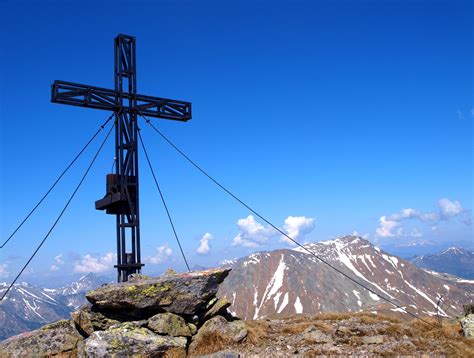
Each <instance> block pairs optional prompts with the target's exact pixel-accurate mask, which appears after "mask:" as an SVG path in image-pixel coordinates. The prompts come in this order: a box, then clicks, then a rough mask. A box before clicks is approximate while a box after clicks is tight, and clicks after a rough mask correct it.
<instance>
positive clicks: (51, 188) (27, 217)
mask: <svg viewBox="0 0 474 358" xmlns="http://www.w3.org/2000/svg"><path fill="white" fill-rule="evenodd" d="M113 116H114V113H112V114H111V115H110V117H109V118H107V120H106V121H105V122H104V123H103V124H102V125H101V126H100V127H99V129H97V132H95V134H94V135H93V136H92V138H91V139H89V141H88V142H87V143H86V144H85V145H84V147H82V149H81V150H80V152H79V153H78V154H77V155H76V156H75V157H74V159H73V160H72V161H71V162H70V163H69V165H68V166H67V167H66V169H64V170H63V171H62V173H61V174H60V175H59V177H58V178H57V179H56V181H55V182H54V183H53V185H52V186H51V187H50V188H49V189H48V191H47V192H46V194H44V195H43V197H42V198H41V199H40V201H38V203H37V204H36V205H35V206H34V207H33V209H31V211H30V212H29V213H28V215H26V217H25V218H24V219H23V221H22V222H21V223H20V224H19V225H18V226H17V227H16V229H15V230H14V231H13V232H12V234H11V235H10V236H9V237H8V239H7V240H5V242H4V243H3V244H2V245H0V249H2V248H3V247H4V246H5V245H6V244H7V243H8V242H9V241H10V240H11V239H12V238H13V236H15V234H16V233H17V231H18V230H20V228H21V227H22V226H23V224H24V223H25V222H26V221H27V220H28V219H29V218H30V216H31V215H32V214H33V213H34V212H35V211H36V209H37V208H38V207H39V206H40V205H41V203H42V202H43V201H44V199H46V197H47V196H48V195H49V193H51V191H52V190H53V189H54V187H55V186H56V184H58V183H59V181H60V180H61V179H62V177H63V176H64V175H65V174H66V172H67V171H68V170H69V169H70V168H71V167H72V166H73V164H74V163H75V162H76V160H77V159H79V157H80V156H81V154H82V153H83V152H84V151H85V150H86V149H87V147H88V146H89V144H91V143H92V141H93V140H94V139H95V137H97V135H98V134H99V133H100V131H102V129H104V127H105V126H106V125H107V123H109V121H110V120H111V119H112V117H113Z"/></svg>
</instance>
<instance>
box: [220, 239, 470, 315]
mask: <svg viewBox="0 0 474 358" xmlns="http://www.w3.org/2000/svg"><path fill="white" fill-rule="evenodd" d="M306 248H308V249H309V250H311V251H312V252H314V253H315V254H316V255H317V256H318V257H320V258H322V259H323V260H325V261H327V262H328V263H330V264H331V265H333V266H334V267H336V268H338V269H339V270H341V271H343V272H344V273H346V274H347V275H349V276H350V277H353V278H354V279H355V280H357V281H358V282H360V283H362V284H364V285H366V286H368V287H369V288H370V289H371V290H373V291H375V292H376V293H377V294H379V295H382V296H384V297H386V298H388V299H390V300H391V301H393V302H396V303H397V304H398V305H400V306H402V307H403V308H404V310H405V311H406V310H408V311H410V312H411V313H413V314H415V315H436V314H437V312H439V314H440V315H443V316H453V315H456V314H457V313H459V312H461V311H462V305H463V304H465V303H468V302H473V300H474V281H468V280H460V279H456V278H453V277H444V276H442V275H440V274H437V273H436V272H427V271H425V270H422V269H419V268H417V267H416V266H415V265H413V264H412V263H410V262H408V261H406V260H403V259H401V258H399V257H396V256H393V255H390V254H388V253H386V252H384V251H382V250H380V249H379V248H377V247H375V246H373V245H372V244H371V243H370V242H368V241H366V240H363V239H361V238H359V237H354V236H348V237H344V238H340V239H336V240H331V241H324V242H318V243H314V244H308V245H306ZM220 295H221V296H225V297H227V299H228V300H230V301H231V302H232V309H233V310H234V311H235V312H234V313H235V314H236V315H237V316H239V317H242V318H245V319H257V318H263V317H268V316H272V315H275V314H283V315H285V314H294V313H303V314H316V313H320V312H328V311H340V312H341V311H343V312H347V311H349V312H354V311H360V310H366V311H373V312H383V313H387V312H400V313H403V310H402V309H400V308H396V307H394V306H393V305H391V304H389V303H387V302H386V301H384V300H382V299H380V297H379V296H377V295H375V294H374V293H372V292H370V291H368V290H366V289H364V288H362V287H360V286H359V285H356V284H355V283H353V282H351V281H350V280H348V279H347V278H345V277H343V276H342V275H341V274H340V273H338V272H336V271H335V270H334V269H331V268H330V267H328V266H327V265H326V264H324V263H322V262H321V261H320V260H319V259H318V258H316V257H314V256H312V255H310V254H308V253H307V252H306V251H305V250H303V249H301V248H298V249H282V250H275V251H271V252H262V253H255V254H252V255H250V256H248V257H245V258H242V259H240V260H238V261H237V262H236V263H234V264H233V266H232V271H231V273H230V274H229V277H228V278H227V279H226V280H225V281H224V283H223V284H222V285H221V288H220ZM438 295H442V296H443V297H444V298H445V300H446V301H445V302H446V303H444V304H442V305H441V307H438V306H437V297H438Z"/></svg>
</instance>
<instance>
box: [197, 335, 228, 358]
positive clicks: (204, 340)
mask: <svg viewBox="0 0 474 358" xmlns="http://www.w3.org/2000/svg"><path fill="white" fill-rule="evenodd" d="M232 343H233V342H232V341H231V340H229V339H227V338H226V337H224V336H222V335H220V334H216V333H214V334H210V333H206V334H203V335H202V336H201V337H200V339H199V341H197V342H193V344H191V346H190V347H189V348H190V349H189V354H190V355H192V356H201V355H206V354H211V353H214V352H218V351H221V350H224V349H227V348H229V346H231V345H232Z"/></svg>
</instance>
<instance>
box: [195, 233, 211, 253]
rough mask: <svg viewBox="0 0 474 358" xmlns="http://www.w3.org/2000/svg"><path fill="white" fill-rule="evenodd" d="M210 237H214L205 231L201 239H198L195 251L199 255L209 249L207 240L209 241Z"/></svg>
mask: <svg viewBox="0 0 474 358" xmlns="http://www.w3.org/2000/svg"><path fill="white" fill-rule="evenodd" d="M212 239H214V237H213V236H212V235H211V234H209V233H208V232H206V233H205V234H204V235H203V236H202V237H201V240H199V247H198V248H197V250H196V252H197V253H198V254H200V255H205V254H207V253H208V252H209V251H210V250H211V247H210V246H209V241H211V240H212Z"/></svg>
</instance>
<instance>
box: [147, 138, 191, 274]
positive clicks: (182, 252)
mask: <svg viewBox="0 0 474 358" xmlns="http://www.w3.org/2000/svg"><path fill="white" fill-rule="evenodd" d="M138 137H139V138H140V143H141V145H142V148H143V152H144V153H145V157H146V160H147V162H148V166H149V167H150V171H151V175H152V176H153V179H154V181H155V184H156V188H157V189H158V192H159V193H160V197H161V201H162V203H163V206H164V207H165V210H166V214H167V215H168V220H169V222H170V225H171V228H172V229H173V233H174V237H175V238H176V241H177V243H178V246H179V250H180V251H181V255H182V256H183V259H184V262H185V263H186V267H187V268H188V272H191V269H190V268H189V265H188V260H187V259H186V255H185V254H184V251H183V248H182V247H181V243H180V241H179V238H178V234H177V233H176V229H175V227H174V224H173V220H172V219H171V214H170V211H169V210H168V205H166V201H165V197H164V195H163V192H162V191H161V188H160V185H159V184H158V180H157V179H156V175H155V171H154V170H153V167H152V165H151V162H150V158H149V157H148V152H147V150H146V148H145V144H144V143H143V138H142V135H141V133H140V130H139V131H138Z"/></svg>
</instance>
